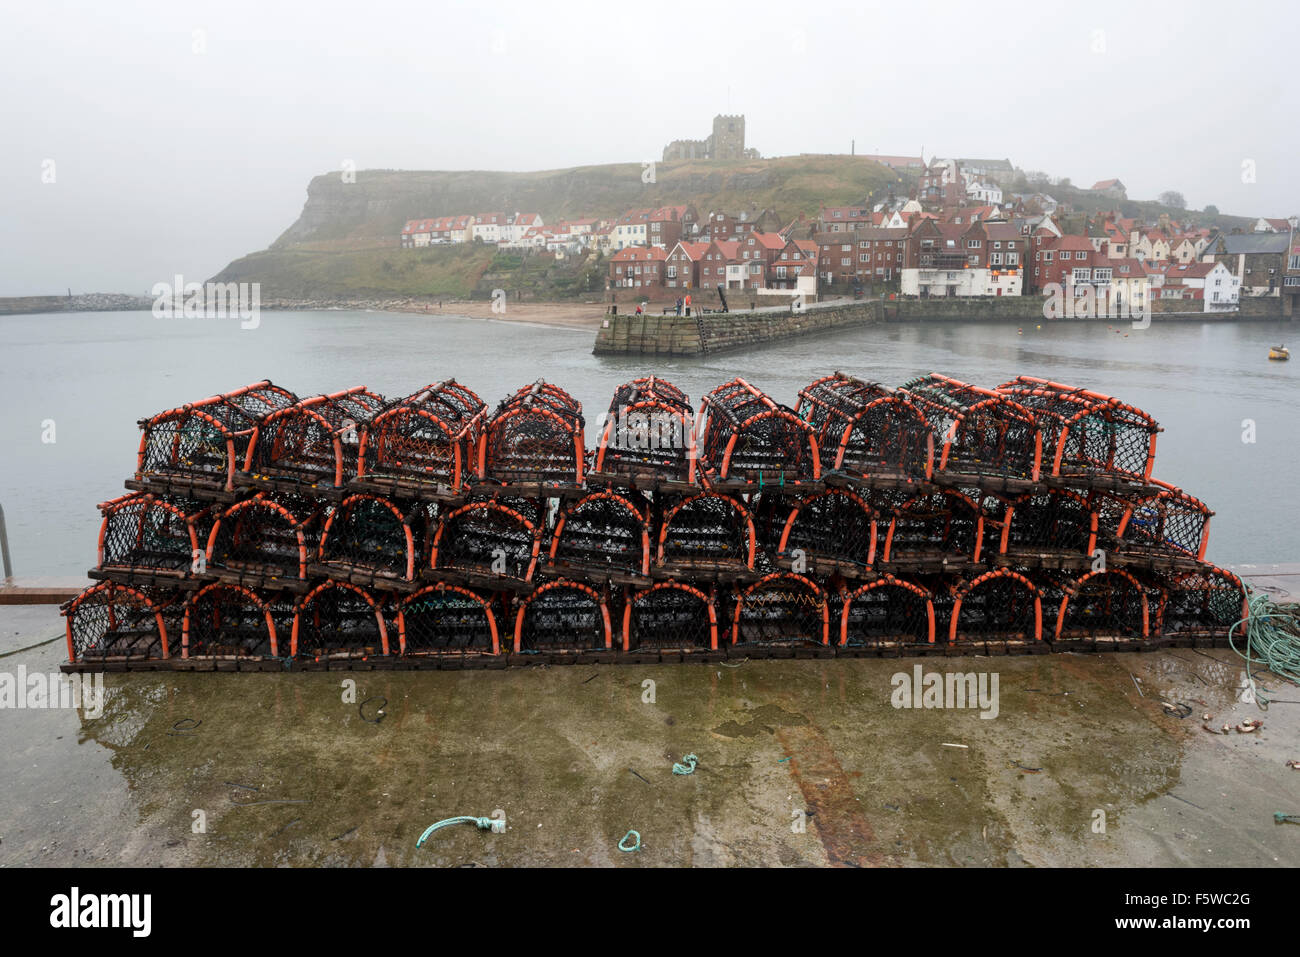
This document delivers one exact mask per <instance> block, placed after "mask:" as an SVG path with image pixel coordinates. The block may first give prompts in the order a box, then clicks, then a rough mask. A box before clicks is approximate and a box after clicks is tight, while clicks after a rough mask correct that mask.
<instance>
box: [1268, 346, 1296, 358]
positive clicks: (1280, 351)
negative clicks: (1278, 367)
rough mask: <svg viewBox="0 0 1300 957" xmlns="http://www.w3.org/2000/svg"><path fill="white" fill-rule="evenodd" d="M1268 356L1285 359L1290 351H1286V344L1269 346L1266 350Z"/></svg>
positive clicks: (1289, 356)
mask: <svg viewBox="0 0 1300 957" xmlns="http://www.w3.org/2000/svg"><path fill="white" fill-rule="evenodd" d="M1268 357H1269V358H1270V359H1282V360H1286V359H1290V358H1291V353H1290V352H1288V351H1287V348H1286V346H1271V347H1270V348H1269V350H1268Z"/></svg>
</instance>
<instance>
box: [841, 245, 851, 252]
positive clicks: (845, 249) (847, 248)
mask: <svg viewBox="0 0 1300 957" xmlns="http://www.w3.org/2000/svg"><path fill="white" fill-rule="evenodd" d="M852 250H853V245H852V244H851V243H845V244H844V245H843V246H841V247H840V252H842V253H847V252H851V251H852Z"/></svg>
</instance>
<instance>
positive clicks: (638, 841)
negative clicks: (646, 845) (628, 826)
mask: <svg viewBox="0 0 1300 957" xmlns="http://www.w3.org/2000/svg"><path fill="white" fill-rule="evenodd" d="M629 837H630V838H634V839H635V841H634V843H633V844H632V846H631V847H624V846H623V845H624V844H626V843H627V839H628V838H629ZM618 849H619V850H620V851H625V852H627V853H631V852H632V851H639V850H641V834H640V832H639V831H628V832H627V833H626V834H624V835H623V840H621V841H619V842H618Z"/></svg>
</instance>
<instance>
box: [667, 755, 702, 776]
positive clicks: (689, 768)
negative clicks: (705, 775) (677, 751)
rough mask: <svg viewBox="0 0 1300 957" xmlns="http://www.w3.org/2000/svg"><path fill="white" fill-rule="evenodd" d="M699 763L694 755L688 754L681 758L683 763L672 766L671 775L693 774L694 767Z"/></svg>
mask: <svg viewBox="0 0 1300 957" xmlns="http://www.w3.org/2000/svg"><path fill="white" fill-rule="evenodd" d="M699 761H700V759H699V758H697V757H696V756H695V755H693V754H688V755H686V757H684V758H682V762H683V763H681V764H674V765H673V774H694V773H695V765H696V764H698V763H699Z"/></svg>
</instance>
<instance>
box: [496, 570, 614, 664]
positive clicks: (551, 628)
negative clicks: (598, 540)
mask: <svg viewBox="0 0 1300 957" xmlns="http://www.w3.org/2000/svg"><path fill="white" fill-rule="evenodd" d="M612 640H613V636H612V635H611V633H610V619H609V609H608V607H607V605H606V603H605V599H604V598H603V597H602V595H601V594H600V593H599V592H597V591H596V590H595V589H594V588H590V587H588V586H587V585H583V584H580V583H578V582H570V581H554V582H549V583H547V584H545V585H543V586H541V587H540V588H538V589H537V590H536V591H534V592H533V593H532V594H531V595H529V596H528V598H527V599H525V600H524V601H523V602H522V603H521V604H520V607H519V613H518V615H517V617H516V622H515V650H516V651H521V652H529V651H592V650H604V649H606V648H609V647H611V645H612Z"/></svg>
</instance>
